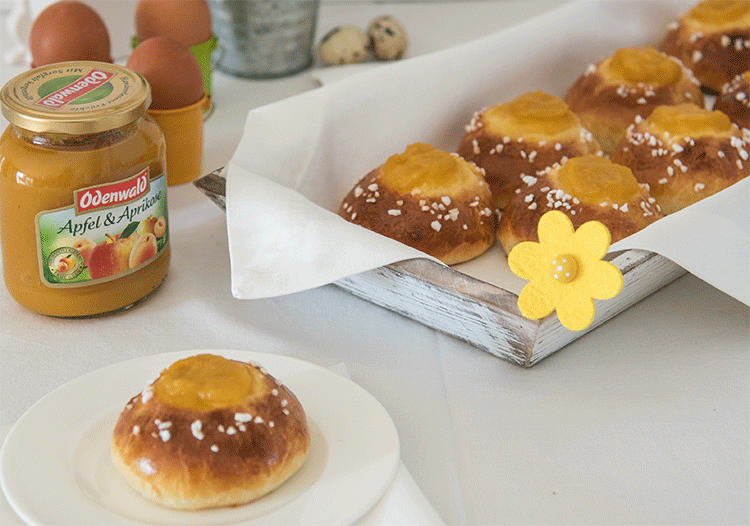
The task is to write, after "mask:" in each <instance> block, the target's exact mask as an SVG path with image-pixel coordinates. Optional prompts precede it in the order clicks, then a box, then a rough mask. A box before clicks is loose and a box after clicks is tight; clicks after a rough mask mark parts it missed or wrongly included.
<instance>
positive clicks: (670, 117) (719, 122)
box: [646, 104, 732, 137]
mask: <svg viewBox="0 0 750 526" xmlns="http://www.w3.org/2000/svg"><path fill="white" fill-rule="evenodd" d="M646 120H647V122H648V125H649V126H650V128H651V131H652V132H654V133H660V134H663V133H664V132H667V133H669V134H670V135H673V136H678V137H700V136H702V135H720V134H731V133H732V122H731V121H730V120H729V117H728V116H727V115H726V114H725V113H723V112H720V111H718V110H716V111H710V110H706V109H703V108H701V107H699V106H696V105H695V104H679V105H676V106H658V107H657V108H656V109H655V110H654V111H653V112H652V113H651V115H650V116H649V118H648V119H646Z"/></svg>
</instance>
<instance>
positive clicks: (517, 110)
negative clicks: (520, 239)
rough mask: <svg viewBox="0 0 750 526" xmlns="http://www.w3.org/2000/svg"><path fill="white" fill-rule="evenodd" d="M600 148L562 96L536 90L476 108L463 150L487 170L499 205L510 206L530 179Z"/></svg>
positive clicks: (464, 153) (463, 152)
mask: <svg viewBox="0 0 750 526" xmlns="http://www.w3.org/2000/svg"><path fill="white" fill-rule="evenodd" d="M599 151H600V148H599V144H598V143H597V142H596V140H595V139H594V138H593V136H592V134H591V133H590V132H589V131H588V130H586V129H585V128H583V126H581V121H580V120H579V119H578V117H576V115H575V114H574V113H573V112H572V111H570V108H569V107H568V105H567V104H566V103H565V101H563V100H562V99H561V98H559V97H555V96H553V95H549V94H547V93H544V92H541V91H536V92H530V93H525V94H523V95H521V96H520V97H517V98H516V99H514V100H512V101H510V102H506V103H503V104H498V105H496V106H493V107H491V108H487V109H484V110H482V111H480V112H476V113H474V115H473V116H472V119H471V122H470V123H469V125H468V126H466V134H465V135H464V136H463V138H462V139H461V142H460V143H459V145H458V148H457V152H458V154H459V155H460V156H461V157H463V158H464V159H466V160H467V161H471V162H473V163H474V164H476V165H477V166H479V167H480V168H483V169H484V171H485V178H486V180H487V182H488V183H489V185H490V189H491V190H492V196H493V198H494V200H495V206H496V207H497V208H499V209H503V208H505V206H506V205H507V204H508V201H510V199H511V197H513V195H514V194H515V193H516V190H517V189H518V188H520V187H521V186H522V185H523V184H524V178H527V177H537V176H539V175H540V174H542V173H543V172H544V170H545V169H546V168H548V167H552V166H554V165H556V164H563V163H564V162H565V161H566V160H567V159H569V158H571V157H578V156H580V155H588V154H594V153H597V152H599Z"/></svg>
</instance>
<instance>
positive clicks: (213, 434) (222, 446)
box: [111, 354, 310, 510]
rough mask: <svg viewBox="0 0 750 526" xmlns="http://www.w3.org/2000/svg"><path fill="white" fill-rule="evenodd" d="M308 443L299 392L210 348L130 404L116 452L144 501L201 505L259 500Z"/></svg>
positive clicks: (301, 457) (297, 462)
mask: <svg viewBox="0 0 750 526" xmlns="http://www.w3.org/2000/svg"><path fill="white" fill-rule="evenodd" d="M309 447H310V431H309V429H308V426H307V419H306V416H305V412H304V410H303V408H302V406H301V404H300V403H299V401H298V400H297V398H296V397H295V396H294V394H292V393H291V392H290V391H289V390H288V389H287V388H286V387H284V386H283V385H282V384H281V383H280V382H278V381H277V380H276V379H275V378H273V377H272V376H271V375H269V374H268V373H267V372H266V371H265V370H264V369H263V368H261V367H260V366H257V365H252V364H247V363H242V362H237V361H234V360H227V359H225V358H223V357H220V356H215V355H210V354H203V355H198V356H193V357H190V358H186V359H184V360H179V361H177V362H175V363H174V364H172V365H171V366H170V367H169V368H167V369H165V370H164V371H162V373H161V374H160V375H159V377H158V378H157V379H156V380H155V381H154V382H152V383H151V384H149V385H148V386H146V388H145V389H144V390H143V392H141V393H140V394H138V395H137V396H135V397H133V398H132V399H131V400H130V401H129V402H128V404H127V405H126V406H125V409H124V410H123V411H122V413H121V414H120V417H119V419H118V421H117V424H116V425H115V429H114V431H113V433H112V441H111V457H112V461H113V463H114V465H115V467H116V468H117V469H118V470H119V471H120V472H121V473H122V474H123V476H124V477H125V479H126V480H127V482H128V484H129V485H130V486H132V487H133V488H134V489H135V490H136V491H137V492H138V493H140V494H141V495H143V496H144V497H145V498H146V499H148V500H150V501H152V502H154V503H156V504H159V505H162V506H165V507H169V508H174V509H179V510H196V509H203V508H214V507H219V506H234V505H238V504H244V503H247V502H250V501H253V500H255V499H258V498H259V497H262V496H263V495H265V494H267V493H269V492H270V491H272V490H273V489H275V488H277V487H278V486H280V485H281V484H282V483H283V482H284V481H285V480H287V479H288V478H289V477H290V476H292V475H293V474H294V473H295V472H296V471H297V470H298V469H299V468H300V467H301V466H302V464H303V463H304V461H305V459H306V457H307V453H308V450H309Z"/></svg>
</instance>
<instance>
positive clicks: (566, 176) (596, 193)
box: [557, 155, 640, 205]
mask: <svg viewBox="0 0 750 526" xmlns="http://www.w3.org/2000/svg"><path fill="white" fill-rule="evenodd" d="M557 181H558V184H559V185H560V189H561V190H563V191H564V192H565V193H567V194H570V195H572V196H573V197H576V198H578V199H579V200H580V201H581V202H583V203H586V204H589V205H600V204H602V203H607V204H618V205H622V204H625V203H628V202H630V201H631V200H632V199H633V197H634V196H635V195H636V194H637V193H638V192H639V191H640V186H638V181H637V180H636V179H635V176H634V175H633V172H632V171H631V170H630V168H627V167H626V166H621V165H619V164H614V163H613V162H611V161H609V160H608V159H605V158H604V157H600V156H598V155H585V156H583V157H574V158H572V159H570V160H569V161H568V162H566V163H565V164H564V165H562V167H561V168H560V169H559V170H558V173H557Z"/></svg>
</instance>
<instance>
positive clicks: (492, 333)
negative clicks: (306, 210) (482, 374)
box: [194, 169, 685, 367]
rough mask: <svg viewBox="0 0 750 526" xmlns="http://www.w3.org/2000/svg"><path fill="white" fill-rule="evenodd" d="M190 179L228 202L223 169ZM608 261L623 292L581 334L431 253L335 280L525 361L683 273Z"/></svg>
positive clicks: (650, 262) (628, 254) (671, 267)
mask: <svg viewBox="0 0 750 526" xmlns="http://www.w3.org/2000/svg"><path fill="white" fill-rule="evenodd" d="M194 184H195V186H197V187H198V188H199V189H200V190H201V191H203V192H204V193H205V194H206V195H207V196H208V197H210V198H211V199H212V200H213V201H214V202H216V204H218V205H219V206H220V207H221V208H225V204H226V202H225V179H224V173H223V169H219V170H216V171H215V172H213V173H211V174H209V175H207V176H205V177H202V178H200V179H198V180H196V181H195V182H194ZM605 259H607V260H608V261H610V262H611V263H612V264H614V265H615V266H617V268H619V269H620V271H621V272H622V274H623V278H624V285H623V289H622V292H621V293H620V294H619V295H618V296H616V297H615V298H613V299H610V300H606V301H597V302H596V316H595V318H594V322H593V323H592V324H591V325H590V326H589V327H588V328H587V329H586V330H585V331H579V332H575V331H571V330H568V329H567V328H565V327H563V326H562V325H561V324H560V321H559V320H558V318H557V315H556V314H554V313H553V314H551V315H549V316H547V317H546V318H543V319H541V320H529V319H528V318H526V317H524V316H523V315H522V314H521V312H520V311H519V310H518V306H517V304H518V296H517V295H516V294H514V293H513V292H510V291H508V290H505V289H503V288H500V287H497V286H495V285H492V284H490V283H487V282H484V281H482V280H479V279H476V278H473V277H471V276H468V275H466V274H463V273H461V272H459V271H458V270H456V269H453V268H450V267H445V266H443V265H439V264H437V263H435V262H433V261H431V260H429V259H413V260H408V261H402V262H398V263H393V264H391V265H386V266H384V267H380V268H376V269H374V270H371V271H368V272H363V273H361V274H356V275H354V276H350V277H348V278H344V279H341V280H338V281H336V282H334V285H336V286H338V287H340V288H342V289H344V290H346V291H348V292H350V293H352V294H354V295H356V296H359V297H361V298H363V299H365V300H367V301H370V302H372V303H374V304H376V305H380V306H381V307H385V308H387V309H389V310H392V311H394V312H397V313H399V314H402V315H404V316H406V317H408V318H411V319H413V320H416V321H418V322H419V323H422V324H424V325H426V326H428V327H432V328H434V329H437V330H439V331H441V332H444V333H446V334H449V335H451V336H454V337H456V338H458V339H460V340H464V341H466V342H468V343H470V344H471V345H473V346H475V347H478V348H480V349H483V350H485V351H487V352H489V353H492V354H494V355H495V356H498V357H500V358H503V359H505V360H508V361H510V362H513V363H515V364H518V365H520V366H523V367H530V366H532V365H534V364H535V363H537V362H539V361H540V360H541V359H543V358H545V357H546V356H549V355H550V354H552V353H553V352H555V351H557V350H559V349H561V348H562V347H564V346H565V345H567V344H568V343H570V342H572V341H574V340H576V339H577V338H579V337H581V336H582V335H584V334H586V333H587V332H588V331H590V330H592V329H594V328H595V327H597V326H599V325H601V324H602V323H604V322H605V321H607V320H609V319H610V318H612V317H613V316H615V315H617V314H619V313H620V312H622V311H623V310H625V309H627V308H628V307H630V306H631V305H633V304H635V303H637V302H638V301H640V300H642V299H643V298H645V297H646V296H648V295H650V294H652V293H653V292H655V291H657V290H659V289H660V288H662V287H663V286H665V285H667V284H668V283H670V282H672V281H673V280H675V279H676V278H678V277H679V276H681V275H683V274H684V273H685V271H684V270H683V269H682V268H681V267H680V266H678V265H676V264H674V263H672V262H671V261H670V260H668V259H666V258H664V257H662V256H659V255H658V254H654V253H652V252H647V251H644V250H626V251H622V252H618V253H611V254H609V255H608V256H607V257H606V258H605Z"/></svg>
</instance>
